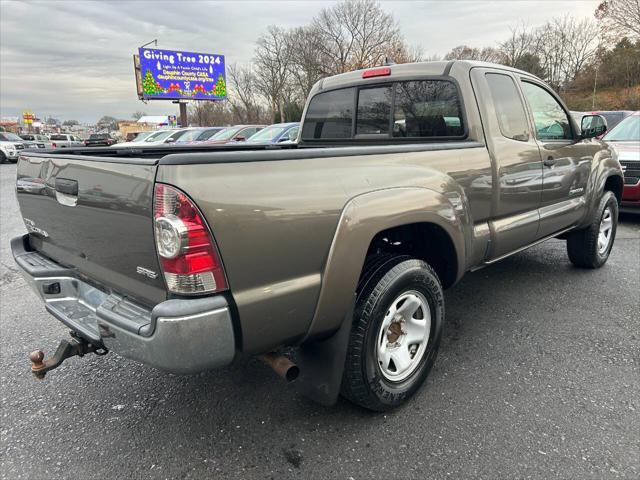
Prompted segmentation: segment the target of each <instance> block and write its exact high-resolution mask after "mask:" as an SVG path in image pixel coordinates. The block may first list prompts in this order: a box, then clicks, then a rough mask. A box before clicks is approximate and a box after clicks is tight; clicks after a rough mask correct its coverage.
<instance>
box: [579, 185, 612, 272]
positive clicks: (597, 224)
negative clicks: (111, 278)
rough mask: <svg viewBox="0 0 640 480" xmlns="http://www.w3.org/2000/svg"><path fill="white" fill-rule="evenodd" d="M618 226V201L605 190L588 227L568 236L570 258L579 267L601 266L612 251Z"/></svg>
mask: <svg viewBox="0 0 640 480" xmlns="http://www.w3.org/2000/svg"><path fill="white" fill-rule="evenodd" d="M617 227H618V201H617V199H616V196H615V195H614V194H613V192H609V191H605V192H604V195H602V198H601V199H600V204H599V205H598V209H597V210H596V213H595V215H594V218H593V220H592V222H591V225H589V226H588V227H587V228H585V229H582V230H578V231H576V232H572V233H571V234H570V235H569V237H568V238H567V253H568V254H569V260H571V263H573V264H574V265H575V266H577V267H581V268H599V267H601V266H602V265H604V264H605V262H606V261H607V259H608V258H609V254H610V253H611V248H612V247H613V241H614V240H615V238H616V230H617Z"/></svg>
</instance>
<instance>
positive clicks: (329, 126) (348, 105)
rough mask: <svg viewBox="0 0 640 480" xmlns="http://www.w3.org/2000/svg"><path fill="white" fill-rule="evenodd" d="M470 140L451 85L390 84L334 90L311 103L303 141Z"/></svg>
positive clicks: (432, 82)
mask: <svg viewBox="0 0 640 480" xmlns="http://www.w3.org/2000/svg"><path fill="white" fill-rule="evenodd" d="M465 136H466V125H465V122H464V116H463V113H462V103H461V100H460V95H459V92H458V88H457V86H456V84H455V83H454V82H453V81H450V80H444V79H442V80H440V79H437V80H436V79H434V80H414V81H397V82H386V83H384V84H378V85H363V86H360V87H347V88H342V89H338V90H331V91H327V92H322V93H319V94H317V95H315V96H314V97H313V98H312V99H311V101H310V102H309V106H308V108H307V114H306V117H305V120H304V125H303V128H302V139H303V140H306V141H312V142H313V141H318V140H320V141H322V140H351V139H354V140H361V139H381V140H385V139H386V140H392V139H393V140H397V141H402V140H403V139H405V140H421V139H422V140H450V139H462V138H464V137H465Z"/></svg>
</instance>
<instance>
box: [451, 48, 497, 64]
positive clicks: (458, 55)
mask: <svg viewBox="0 0 640 480" xmlns="http://www.w3.org/2000/svg"><path fill="white" fill-rule="evenodd" d="M500 58H501V55H500V52H499V51H498V50H497V49H495V48H493V47H485V48H472V47H469V46H467V45H459V46H457V47H455V48H453V49H451V51H450V52H449V53H447V54H446V55H445V56H444V59H445V60H479V61H482V62H499V61H500Z"/></svg>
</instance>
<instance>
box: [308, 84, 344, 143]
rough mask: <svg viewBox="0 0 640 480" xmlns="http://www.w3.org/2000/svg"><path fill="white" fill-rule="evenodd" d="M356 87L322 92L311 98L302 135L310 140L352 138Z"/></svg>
mask: <svg viewBox="0 0 640 480" xmlns="http://www.w3.org/2000/svg"><path fill="white" fill-rule="evenodd" d="M354 94H355V89H354V88H343V89H341V90H333V91H330V92H325V93H321V94H319V95H316V96H315V97H313V98H312V99H311V102H310V103H309V107H308V108H307V115H306V117H305V120H304V127H303V129H302V137H303V138H305V139H308V140H316V139H344V138H351V124H352V122H353V103H354V99H353V96H354Z"/></svg>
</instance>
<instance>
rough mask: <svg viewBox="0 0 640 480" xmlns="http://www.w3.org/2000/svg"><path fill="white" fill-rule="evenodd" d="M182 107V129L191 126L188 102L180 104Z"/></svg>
mask: <svg viewBox="0 0 640 480" xmlns="http://www.w3.org/2000/svg"><path fill="white" fill-rule="evenodd" d="M179 105H180V126H181V127H182V128H184V127H188V126H189V120H188V119H187V102H179Z"/></svg>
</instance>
